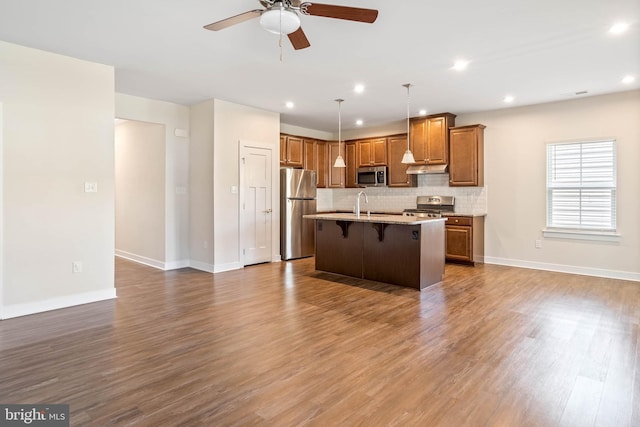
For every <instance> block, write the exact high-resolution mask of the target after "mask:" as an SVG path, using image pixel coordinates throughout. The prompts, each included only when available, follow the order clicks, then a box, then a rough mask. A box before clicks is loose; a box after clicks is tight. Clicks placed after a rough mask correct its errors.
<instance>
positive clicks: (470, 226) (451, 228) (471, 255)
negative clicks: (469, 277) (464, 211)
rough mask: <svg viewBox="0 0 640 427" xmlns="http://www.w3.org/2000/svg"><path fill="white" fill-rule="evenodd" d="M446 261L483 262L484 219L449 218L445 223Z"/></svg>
mask: <svg viewBox="0 0 640 427" xmlns="http://www.w3.org/2000/svg"><path fill="white" fill-rule="evenodd" d="M445 235H446V245H445V248H446V250H445V255H446V260H447V261H454V262H463V263H468V264H475V263H476V262H479V263H483V262H484V217H483V216H450V217H448V218H447V222H446V223H445Z"/></svg>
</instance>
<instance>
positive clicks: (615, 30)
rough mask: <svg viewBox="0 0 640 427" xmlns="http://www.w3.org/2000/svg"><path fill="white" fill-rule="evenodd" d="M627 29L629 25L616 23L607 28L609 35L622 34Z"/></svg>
mask: <svg viewBox="0 0 640 427" xmlns="http://www.w3.org/2000/svg"><path fill="white" fill-rule="evenodd" d="M628 29H629V24H627V23H626V22H616V23H615V24H613V25H612V26H611V28H609V32H610V33H611V34H622V33H624V32H625V31H627V30H628Z"/></svg>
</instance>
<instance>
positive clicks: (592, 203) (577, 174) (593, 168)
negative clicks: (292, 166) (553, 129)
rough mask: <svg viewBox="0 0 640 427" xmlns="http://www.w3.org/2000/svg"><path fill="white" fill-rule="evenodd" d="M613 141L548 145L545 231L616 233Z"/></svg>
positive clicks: (614, 154) (614, 150)
mask: <svg viewBox="0 0 640 427" xmlns="http://www.w3.org/2000/svg"><path fill="white" fill-rule="evenodd" d="M615 148H616V147H615V141H613V140H607V141H592V142H571V143H553V144H547V227H557V228H571V229H584V230H603V231H614V230H615V229H616V149H615Z"/></svg>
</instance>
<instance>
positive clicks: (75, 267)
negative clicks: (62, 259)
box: [71, 261, 82, 273]
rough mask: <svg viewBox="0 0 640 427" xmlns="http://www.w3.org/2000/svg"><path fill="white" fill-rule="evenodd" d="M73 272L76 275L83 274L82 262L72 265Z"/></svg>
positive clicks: (74, 262)
mask: <svg viewBox="0 0 640 427" xmlns="http://www.w3.org/2000/svg"><path fill="white" fill-rule="evenodd" d="M71 271H72V272H74V273H82V262H81V261H73V262H72V263H71Z"/></svg>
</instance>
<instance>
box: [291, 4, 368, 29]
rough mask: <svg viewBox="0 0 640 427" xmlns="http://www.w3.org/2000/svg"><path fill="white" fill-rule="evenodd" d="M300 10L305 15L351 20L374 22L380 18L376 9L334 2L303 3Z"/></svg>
mask: <svg viewBox="0 0 640 427" xmlns="http://www.w3.org/2000/svg"><path fill="white" fill-rule="evenodd" d="M300 12H302V13H304V14H305V15H313V16H324V17H325V18H336V19H346V20H349V21H358V22H367V23H369V24H372V23H373V22H375V20H376V19H377V18H378V11H377V10H375V9H362V8H359V7H348V6H336V5H333V4H319V3H310V2H306V3H302V4H301V5H300Z"/></svg>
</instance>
